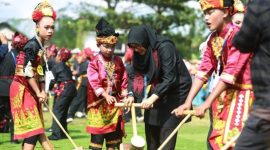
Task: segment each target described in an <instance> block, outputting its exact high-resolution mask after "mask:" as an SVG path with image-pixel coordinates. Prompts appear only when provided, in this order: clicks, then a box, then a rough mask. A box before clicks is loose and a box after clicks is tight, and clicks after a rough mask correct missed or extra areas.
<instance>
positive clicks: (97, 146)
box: [90, 142, 102, 148]
mask: <svg viewBox="0 0 270 150" xmlns="http://www.w3.org/2000/svg"><path fill="white" fill-rule="evenodd" d="M90 146H91V147H93V148H102V145H101V144H96V143H93V142H90Z"/></svg>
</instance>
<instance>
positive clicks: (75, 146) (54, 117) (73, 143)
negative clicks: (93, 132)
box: [43, 103, 79, 149]
mask: <svg viewBox="0 0 270 150" xmlns="http://www.w3.org/2000/svg"><path fill="white" fill-rule="evenodd" d="M43 104H45V106H46V107H47V108H48V110H49V112H50V114H51V115H52V117H53V119H54V120H55V122H56V123H57V124H58V126H59V127H60V128H61V130H62V131H63V132H64V133H65V135H66V136H67V138H68V139H69V141H70V142H71V143H72V145H73V146H74V148H75V149H79V147H78V146H77V145H76V144H75V142H74V141H73V140H72V139H71V137H70V136H69V135H68V133H67V132H66V130H65V129H64V128H63V126H62V125H61V123H60V122H59V121H58V119H57V118H56V116H55V115H54V113H53V112H52V110H51V109H50V107H49V106H48V104H47V103H43Z"/></svg>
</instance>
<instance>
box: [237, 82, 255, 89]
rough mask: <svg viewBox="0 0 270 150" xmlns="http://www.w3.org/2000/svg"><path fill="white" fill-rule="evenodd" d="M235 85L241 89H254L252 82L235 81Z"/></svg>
mask: <svg viewBox="0 0 270 150" xmlns="http://www.w3.org/2000/svg"><path fill="white" fill-rule="evenodd" d="M235 86H236V87H238V88H240V89H252V84H239V83H235Z"/></svg>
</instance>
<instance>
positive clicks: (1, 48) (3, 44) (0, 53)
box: [0, 33, 8, 67]
mask: <svg viewBox="0 0 270 150" xmlns="http://www.w3.org/2000/svg"><path fill="white" fill-rule="evenodd" d="M7 52H8V39H7V37H6V36H5V35H4V34H2V33H0V61H1V60H2V59H3V58H4V57H5V55H6V53H7ZM0 67H1V66H0Z"/></svg>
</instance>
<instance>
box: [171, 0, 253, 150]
mask: <svg viewBox="0 0 270 150" xmlns="http://www.w3.org/2000/svg"><path fill="white" fill-rule="evenodd" d="M233 3H234V2H233V1H232V0H200V4H201V7H202V10H203V12H204V15H205V17H204V21H205V22H206V25H207V26H208V28H209V29H210V30H211V31H213V32H212V33H211V35H210V37H209V40H208V42H207V47H206V51H205V52H204V55H203V58H202V62H201V64H200V68H199V71H198V73H197V74H196V78H195V80H194V82H193V85H192V88H191V90H190V92H189V95H188V97H187V99H186V102H185V104H183V105H181V106H179V107H178V108H177V109H175V110H174V111H173V113H175V114H176V115H177V116H180V115H183V111H184V110H189V109H190V108H191V103H192V100H193V99H194V97H195V96H196V94H197V93H198V91H199V90H200V88H201V87H202V86H203V84H204V83H205V82H206V81H207V80H208V78H209V77H210V76H211V75H212V74H213V73H216V76H215V79H214V80H216V82H215V83H217V84H216V85H215V86H214V89H213V90H212V92H211V94H210V95H209V96H208V97H207V99H206V101H205V102H204V103H203V104H202V105H201V106H199V107H197V108H195V115H196V116H198V117H203V116H204V114H205V112H206V110H207V109H208V108H211V110H212V115H211V119H212V121H213V126H212V129H210V132H209V134H210V135H209V138H208V140H209V142H210V145H211V148H209V149H215V150H217V149H220V148H222V147H223V146H224V144H226V143H227V142H228V141H230V140H231V139H232V138H234V137H235V136H237V135H239V133H240V132H241V131H242V128H243V125H244V121H245V120H246V119H247V116H248V112H249V111H250V106H251V104H252V102H253V100H254V96H253V91H252V85H251V74H250V62H251V57H252V55H253V54H252V53H241V52H240V51H239V50H237V49H236V48H235V47H234V46H233V45H232V39H233V37H234V36H235V34H236V33H237V32H238V30H239V28H238V27H236V26H234V25H233V24H232V22H231V16H232V15H233V13H232V12H233ZM232 145H233V144H232Z"/></svg>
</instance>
